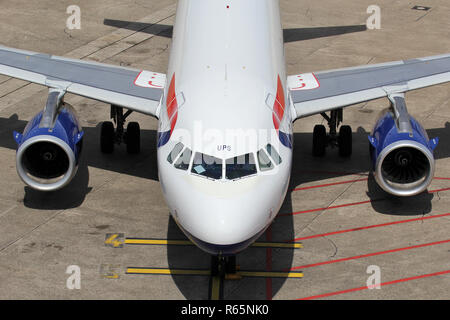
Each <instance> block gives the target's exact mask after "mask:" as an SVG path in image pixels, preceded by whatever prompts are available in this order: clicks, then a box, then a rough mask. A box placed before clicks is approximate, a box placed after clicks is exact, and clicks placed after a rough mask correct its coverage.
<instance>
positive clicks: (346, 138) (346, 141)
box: [338, 126, 353, 157]
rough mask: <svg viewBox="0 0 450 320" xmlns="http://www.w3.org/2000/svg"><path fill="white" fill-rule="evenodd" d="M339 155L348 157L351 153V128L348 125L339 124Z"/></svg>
mask: <svg viewBox="0 0 450 320" xmlns="http://www.w3.org/2000/svg"><path fill="white" fill-rule="evenodd" d="M338 145H339V155H340V156H341V157H350V156H351V154H352V145H353V141H352V128H351V127H350V126H341V128H340V129H339V137H338Z"/></svg>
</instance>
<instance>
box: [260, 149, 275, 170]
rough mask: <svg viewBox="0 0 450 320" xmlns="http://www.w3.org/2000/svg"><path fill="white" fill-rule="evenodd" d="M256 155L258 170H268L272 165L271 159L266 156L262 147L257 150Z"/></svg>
mask: <svg viewBox="0 0 450 320" xmlns="http://www.w3.org/2000/svg"><path fill="white" fill-rule="evenodd" d="M257 157H258V163H259V170H261V171H268V170H271V169H273V167H274V165H273V163H272V161H270V159H269V157H268V156H267V153H266V152H265V151H264V150H263V149H261V150H259V151H258V153H257Z"/></svg>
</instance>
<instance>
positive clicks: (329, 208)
mask: <svg viewBox="0 0 450 320" xmlns="http://www.w3.org/2000/svg"><path fill="white" fill-rule="evenodd" d="M380 200H385V199H374V200H366V201H361V202H353V203H346V204H341V205H338V206H331V207H324V208H316V209H310V210H303V211H297V212H292V213H281V214H279V215H278V217H286V216H294V215H297V214H302V213H309V212H317V211H324V210H331V209H337V208H344V207H350V206H358V205H361V204H365V203H371V202H374V201H380Z"/></svg>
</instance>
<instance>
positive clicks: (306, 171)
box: [295, 170, 369, 176]
mask: <svg viewBox="0 0 450 320" xmlns="http://www.w3.org/2000/svg"><path fill="white" fill-rule="evenodd" d="M299 172H300V173H319V174H330V175H340V176H368V175H369V173H361V172H342V171H323V170H299V171H295V173H299Z"/></svg>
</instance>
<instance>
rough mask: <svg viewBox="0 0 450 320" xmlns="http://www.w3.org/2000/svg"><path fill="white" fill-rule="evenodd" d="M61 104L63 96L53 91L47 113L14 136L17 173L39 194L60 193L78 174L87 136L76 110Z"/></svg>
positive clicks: (40, 115) (41, 114) (40, 113)
mask: <svg viewBox="0 0 450 320" xmlns="http://www.w3.org/2000/svg"><path fill="white" fill-rule="evenodd" d="M61 100H62V95H61V93H60V92H58V91H53V92H52V91H50V94H49V98H48V101H47V105H46V107H45V109H44V110H43V111H41V112H39V113H38V114H37V115H36V116H35V117H34V118H33V119H32V120H31V121H30V122H29V123H28V124H27V126H26V127H25V130H24V132H23V134H20V133H17V132H14V139H15V140H16V142H17V144H18V149H17V154H16V167H17V173H18V174H19V176H20V178H21V179H22V180H23V181H24V182H25V183H26V184H27V185H29V186H30V187H32V188H33V189H36V190H40V191H53V190H57V189H60V188H62V187H64V186H66V185H67V184H68V183H69V182H70V181H71V180H72V178H73V177H74V176H75V174H76V172H77V168H78V160H79V157H80V154H81V149H82V141H83V139H82V138H83V132H82V130H81V127H80V126H79V124H78V120H77V117H76V114H75V111H74V109H73V108H72V107H71V106H70V105H68V104H66V103H64V102H61Z"/></svg>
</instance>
